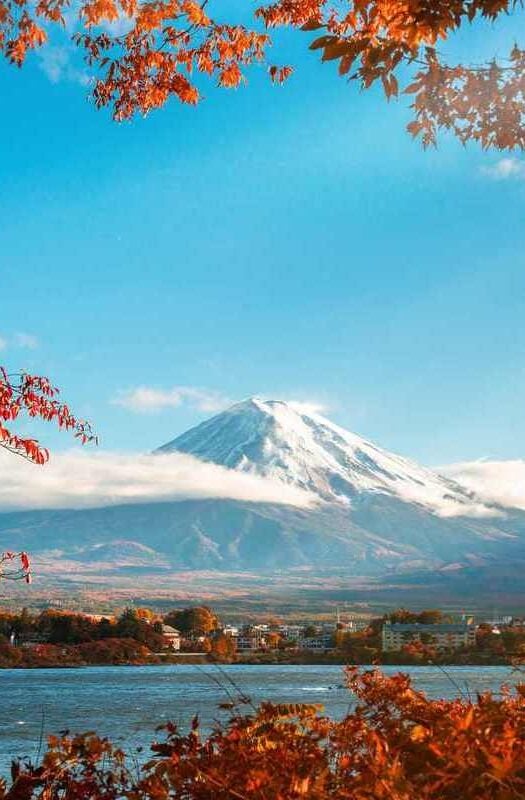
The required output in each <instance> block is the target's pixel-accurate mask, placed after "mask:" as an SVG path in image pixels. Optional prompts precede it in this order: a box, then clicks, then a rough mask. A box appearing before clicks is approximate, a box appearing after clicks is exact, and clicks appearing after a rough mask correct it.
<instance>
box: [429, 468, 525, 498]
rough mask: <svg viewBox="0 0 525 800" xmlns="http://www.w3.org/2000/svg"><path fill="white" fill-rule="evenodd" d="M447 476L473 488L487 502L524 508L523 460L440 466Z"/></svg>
mask: <svg viewBox="0 0 525 800" xmlns="http://www.w3.org/2000/svg"><path fill="white" fill-rule="evenodd" d="M439 471H440V472H441V473H442V474H443V475H446V476H447V477H448V478H452V480H454V481H456V482H457V483H460V484H461V485H462V486H465V487H466V488H467V489H470V490H471V491H473V492H475V493H476V495H477V496H478V497H480V498H481V499H482V500H484V501H485V502H487V503H496V504H498V505H501V506H504V507H505V508H518V509H522V510H524V511H525V461H524V460H522V459H514V460H511V461H489V460H484V459H482V460H479V461H464V462H460V463H457V464H449V465H448V466H446V467H441V468H440V469H439Z"/></svg>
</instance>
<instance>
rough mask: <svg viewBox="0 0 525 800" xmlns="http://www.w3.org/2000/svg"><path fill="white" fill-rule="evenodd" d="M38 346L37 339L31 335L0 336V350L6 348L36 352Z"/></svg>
mask: <svg viewBox="0 0 525 800" xmlns="http://www.w3.org/2000/svg"><path fill="white" fill-rule="evenodd" d="M39 344H40V343H39V341H38V339H37V337H36V336H33V334H31V333H15V334H14V335H13V336H9V337H6V336H0V350H6V349H7V348H8V347H18V348H21V349H23V350H36V349H37V347H38V346H39Z"/></svg>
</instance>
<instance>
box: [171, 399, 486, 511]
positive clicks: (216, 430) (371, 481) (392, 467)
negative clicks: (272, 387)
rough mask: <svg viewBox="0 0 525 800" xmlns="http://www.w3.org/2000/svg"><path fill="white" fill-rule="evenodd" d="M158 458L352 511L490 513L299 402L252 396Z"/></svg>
mask: <svg viewBox="0 0 525 800" xmlns="http://www.w3.org/2000/svg"><path fill="white" fill-rule="evenodd" d="M157 452H163V453H170V452H183V453H190V454H191V455H193V456H195V457H197V458H200V459H201V460H204V461H211V462H213V463H215V464H220V465H222V466H225V467H228V468H230V469H235V470H238V471H241V472H247V473H250V474H254V475H261V476H263V477H266V478H272V479H273V480H278V481H280V482H282V483H284V484H288V485H290V484H291V485H294V486H297V487H300V488H301V489H305V490H307V491H309V492H312V493H314V494H315V495H316V496H317V497H318V498H319V500H320V501H323V502H336V503H339V504H348V505H351V504H352V503H353V501H354V500H355V499H356V498H357V497H358V496H360V495H362V494H364V493H381V494H385V495H390V496H394V497H396V498H398V499H400V500H402V501H405V502H409V503H417V504H420V505H422V506H424V507H425V508H426V509H427V510H430V511H432V512H434V513H436V514H439V515H440V516H458V515H468V516H491V515H494V514H495V513H497V512H495V511H494V509H491V508H489V507H487V506H486V505H484V504H483V503H482V502H481V501H480V500H478V499H477V498H475V497H474V496H473V495H472V493H470V492H468V491H467V490H465V489H463V488H462V487H461V486H459V485H458V484H456V483H454V482H453V481H451V480H449V479H447V478H445V477H443V476H441V475H439V474H437V473H435V472H433V471H432V470H430V469H427V468H425V467H422V466H419V465H418V464H416V463H415V462H412V461H410V460H408V459H406V458H403V457H401V456H398V455H395V454H393V453H389V452H387V451H386V450H383V449H381V448H380V447H377V446H376V445H375V444H373V443H372V442H369V441H367V440H366V439H364V438H362V437H361V436H358V435H357V434H354V433H351V432H350V431H347V430H345V429H344V428H341V427H339V426H338V425H336V424H334V423H332V422H331V421H330V420H328V419H326V418H325V417H323V416H321V415H320V414H318V413H315V412H313V411H310V410H308V411H306V410H305V406H304V405H303V404H300V403H297V404H296V403H293V402H285V401H282V400H262V399H260V398H258V397H252V398H250V399H248V400H245V401H243V402H241V403H237V404H235V405H234V406H232V407H231V408H229V409H227V410H226V411H224V412H222V413H220V414H218V415H217V416H215V417H213V418H211V419H209V420H206V421H205V422H203V423H201V424H200V425H198V426H196V427H195V428H192V429H190V430H189V431H187V432H186V433H184V434H182V436H179V437H178V438H176V439H174V440H173V441H172V442H169V443H168V444H166V445H164V446H163V447H161V448H159V450H158V451H157Z"/></svg>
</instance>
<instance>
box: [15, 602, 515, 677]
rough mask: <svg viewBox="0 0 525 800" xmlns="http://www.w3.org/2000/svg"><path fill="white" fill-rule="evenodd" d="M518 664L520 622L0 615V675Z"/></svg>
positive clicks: (426, 614)
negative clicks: (20, 670)
mask: <svg viewBox="0 0 525 800" xmlns="http://www.w3.org/2000/svg"><path fill="white" fill-rule="evenodd" d="M523 658H525V619H524V618H523V617H511V616H505V617H495V618H488V617H487V618H475V617H473V616H467V615H464V614H463V615H459V616H458V617H453V616H450V615H446V614H445V613H443V612H442V611H439V610H427V611H421V612H412V611H409V610H406V609H398V610H396V611H392V612H391V613H387V614H383V615H382V616H373V615H366V614H350V613H349V614H346V615H344V616H340V615H339V613H337V614H336V615H334V618H333V619H332V620H325V621H322V622H319V621H315V620H313V621H308V620H303V621H295V620H294V621H286V620H282V619H273V618H270V619H268V620H267V621H257V622H254V621H243V620H239V621H237V622H223V621H221V619H219V617H218V616H217V614H216V613H215V612H214V611H213V610H212V609H211V608H209V607H207V606H194V607H189V608H184V609H176V610H172V611H170V612H168V613H165V614H163V615H161V614H159V613H157V612H155V611H152V610H150V609H147V608H126V609H124V610H123V611H122V612H121V613H119V614H108V615H104V614H89V613H80V612H70V611H67V610H63V609H60V610H58V609H46V610H44V611H42V612H39V613H29V612H28V611H27V610H25V609H24V610H23V611H22V612H20V613H10V612H7V611H4V612H2V613H1V614H0V666H1V667H28V666H29V667H32V666H35V667H38V666H68V665H71V666H76V665H82V664H126V663H129V664H150V663H153V664H154V663H165V662H168V663H172V662H190V663H191V661H219V662H226V663H228V662H239V663H354V664H371V663H376V664H380V663H383V664H425V663H443V664H444V663H450V664H506V663H514V662H515V661H519V660H522V659H523Z"/></svg>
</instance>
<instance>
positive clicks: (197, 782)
mask: <svg viewBox="0 0 525 800" xmlns="http://www.w3.org/2000/svg"><path fill="white" fill-rule="evenodd" d="M348 684H349V688H350V689H351V691H352V692H353V693H354V694H355V696H356V697H357V705H356V706H355V708H354V710H352V711H350V712H349V713H348V714H347V716H346V717H345V718H344V719H343V720H341V721H332V720H329V719H327V718H326V717H323V716H322V715H321V713H320V710H319V708H318V707H317V706H312V705H275V704H272V703H263V704H262V705H261V706H260V707H259V708H258V709H256V710H254V711H253V712H252V713H248V714H241V713H237V712H234V713H233V716H232V717H231V719H230V720H229V721H228V722H227V723H225V724H224V725H218V726H217V727H216V729H215V730H214V732H213V733H212V734H211V735H209V736H208V737H204V738H202V737H201V735H200V733H199V723H198V720H197V719H195V720H194V722H193V724H192V728H191V730H190V732H189V733H186V734H183V733H180V732H179V730H178V729H177V727H176V726H174V725H168V726H167V728H166V738H165V740H164V741H162V742H160V743H155V744H153V745H152V751H153V756H152V758H151V759H150V760H149V761H148V762H147V763H146V764H145V765H144V766H143V767H142V769H141V772H140V774H138V775H137V773H136V771H135V770H130V769H128V765H127V760H126V756H125V754H124V753H123V752H122V751H121V750H118V749H117V748H115V747H114V746H113V745H112V744H111V743H110V742H109V741H108V740H106V739H101V738H99V737H98V736H96V735H95V734H84V735H80V736H74V737H70V736H66V737H63V738H58V737H52V738H51V739H50V741H49V749H48V751H47V753H46V754H45V756H44V759H43V762H42V764H41V765H40V766H37V767H31V766H29V767H28V766H24V767H20V766H19V765H15V768H14V770H13V780H12V783H11V785H10V786H9V787H8V786H3V787H2V789H0V800H32V799H33V798H35V800H36V798H38V799H39V800H88V798H89V800H118V799H120V798H126V799H127V800H519V799H520V798H523V797H525V688H524V687H518V688H517V690H516V692H514V693H511V692H510V690H505V689H504V690H503V691H502V693H501V695H498V696H496V695H494V694H491V693H484V694H482V695H478V696H477V697H476V698H474V699H472V700H471V699H466V698H462V699H456V700H430V699H428V698H427V697H426V696H425V695H424V694H422V693H420V692H416V691H415V690H414V689H413V688H412V686H411V683H410V679H409V678H408V677H407V676H405V675H397V676H394V677H391V678H387V677H385V676H384V675H382V674H381V673H380V672H378V671H373V672H365V673H359V672H357V671H356V670H354V669H351V670H349V671H348Z"/></svg>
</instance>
